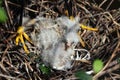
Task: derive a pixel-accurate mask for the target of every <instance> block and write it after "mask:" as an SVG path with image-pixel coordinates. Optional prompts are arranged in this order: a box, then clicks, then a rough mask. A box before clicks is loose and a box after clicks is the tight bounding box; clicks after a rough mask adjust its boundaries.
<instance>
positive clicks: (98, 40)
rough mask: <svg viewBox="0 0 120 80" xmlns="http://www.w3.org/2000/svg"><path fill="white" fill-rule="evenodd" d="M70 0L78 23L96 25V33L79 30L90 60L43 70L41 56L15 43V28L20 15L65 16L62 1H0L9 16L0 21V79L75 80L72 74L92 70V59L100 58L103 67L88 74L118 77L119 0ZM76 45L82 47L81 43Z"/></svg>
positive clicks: (103, 78) (104, 78) (119, 79)
mask: <svg viewBox="0 0 120 80" xmlns="http://www.w3.org/2000/svg"><path fill="white" fill-rule="evenodd" d="M68 1H69V0H68ZM71 1H72V5H71V6H72V9H71V11H72V12H71V14H72V15H73V16H74V17H75V16H79V17H80V23H81V24H84V25H88V26H90V27H93V28H98V31H97V32H95V31H90V30H84V29H82V30H81V37H82V39H83V41H84V42H85V47H84V48H85V49H87V50H88V51H89V52H90V56H91V58H90V60H89V61H88V62H84V61H78V62H75V65H74V66H73V67H72V68H71V69H69V70H67V71H59V70H54V69H49V74H48V73H43V71H42V70H41V69H40V65H41V64H42V61H41V59H40V55H38V54H34V53H32V52H31V53H30V54H29V55H26V53H25V52H24V50H23V48H22V46H21V45H19V46H16V45H15V37H16V31H17V28H18V26H19V25H20V24H21V23H22V22H21V20H20V17H21V16H20V14H23V15H22V17H24V16H27V17H30V18H31V19H33V18H35V17H36V16H38V15H39V16H41V17H46V18H53V19H54V18H57V17H60V16H64V15H65V6H66V5H65V1H64V0H23V1H22V0H3V3H2V6H1V7H2V8H4V9H5V11H6V13H7V17H8V19H7V21H6V22H5V23H0V80H78V78H77V77H76V76H75V73H76V72H77V71H85V72H86V71H90V70H92V69H93V67H92V64H93V61H94V60H95V59H100V60H102V61H103V63H104V66H103V69H102V70H101V71H100V72H98V73H96V74H95V73H91V74H90V75H91V76H92V77H93V79H95V80H96V79H98V80H120V0H71ZM21 2H22V4H24V6H21ZM22 7H23V8H24V10H23V11H22ZM68 9H69V8H68ZM0 17H1V16H0ZM28 32H30V31H28ZM26 33H27V32H26ZM79 46H80V48H83V47H82V46H81V44H79ZM32 47H34V45H33V46H32ZM81 80H82V79H81ZM84 80H85V79H84Z"/></svg>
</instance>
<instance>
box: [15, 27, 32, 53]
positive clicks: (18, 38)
mask: <svg viewBox="0 0 120 80" xmlns="http://www.w3.org/2000/svg"><path fill="white" fill-rule="evenodd" d="M17 33H18V35H17V36H16V40H15V43H16V45H18V43H19V42H21V43H22V45H23V49H24V50H25V52H26V53H27V54H28V53H29V50H28V49H27V46H26V44H25V42H24V39H23V38H25V39H26V40H27V41H29V42H30V43H32V41H31V40H30V38H29V36H28V35H27V34H26V33H25V32H24V27H23V26H20V27H19V28H18V30H17Z"/></svg>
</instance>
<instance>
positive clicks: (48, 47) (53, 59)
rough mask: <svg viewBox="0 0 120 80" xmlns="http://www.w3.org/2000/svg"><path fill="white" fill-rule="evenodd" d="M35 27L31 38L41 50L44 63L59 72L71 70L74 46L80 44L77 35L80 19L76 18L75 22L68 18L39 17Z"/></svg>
mask: <svg viewBox="0 0 120 80" xmlns="http://www.w3.org/2000/svg"><path fill="white" fill-rule="evenodd" d="M33 26H34V28H35V30H34V32H32V33H31V38H32V41H33V42H34V44H35V45H36V46H37V47H38V48H39V49H41V51H42V53H41V54H40V55H41V58H42V60H43V62H44V63H45V64H46V65H50V66H51V67H52V68H54V69H57V70H66V69H69V68H71V67H72V58H71V57H73V56H74V54H75V51H74V47H73V46H72V45H73V44H74V43H75V44H77V43H78V42H79V35H78V34H77V32H78V30H79V29H80V27H79V17H75V19H74V20H70V19H69V18H68V17H59V18H56V19H48V18H44V17H37V18H36V23H35V24H34V25H33ZM66 43H67V44H66ZM66 45H67V46H68V47H67V49H66Z"/></svg>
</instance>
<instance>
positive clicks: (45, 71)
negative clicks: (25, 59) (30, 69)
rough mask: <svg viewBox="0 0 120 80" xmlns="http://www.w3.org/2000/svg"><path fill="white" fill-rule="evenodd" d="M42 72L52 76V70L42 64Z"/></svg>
mask: <svg viewBox="0 0 120 80" xmlns="http://www.w3.org/2000/svg"><path fill="white" fill-rule="evenodd" d="M40 70H41V72H42V73H43V74H47V75H49V74H50V68H49V67H46V66H45V65H44V64H40Z"/></svg>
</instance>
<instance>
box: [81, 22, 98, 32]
mask: <svg viewBox="0 0 120 80" xmlns="http://www.w3.org/2000/svg"><path fill="white" fill-rule="evenodd" d="M80 27H81V28H82V29H87V30H91V31H98V29H97V28H91V27H88V26H85V25H83V24H80Z"/></svg>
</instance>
